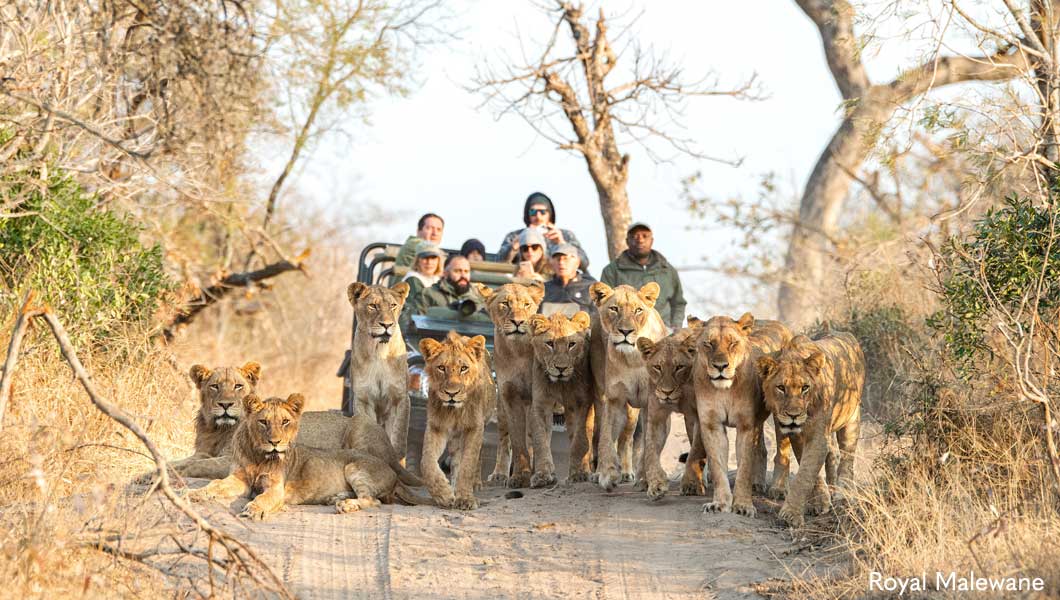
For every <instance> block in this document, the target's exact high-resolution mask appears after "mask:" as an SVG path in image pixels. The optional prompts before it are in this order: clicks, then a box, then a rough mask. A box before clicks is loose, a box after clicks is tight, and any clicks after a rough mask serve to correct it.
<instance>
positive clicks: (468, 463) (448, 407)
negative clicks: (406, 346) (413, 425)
mask: <svg viewBox="0 0 1060 600" xmlns="http://www.w3.org/2000/svg"><path fill="white" fill-rule="evenodd" d="M420 352H421V353H422V354H423V357H424V358H425V359H426V361H427V369H426V372H427V373H428V374H429V378H428V380H427V381H428V384H427V388H428V391H427V428H426V430H425V431H424V432H423V457H422V459H421V460H420V473H421V475H422V477H423V481H424V483H425V484H426V485H427V491H429V492H430V493H431V497H432V498H434V501H435V502H436V503H437V504H438V505H439V506H444V507H447V508H448V507H452V508H458V509H461V510H472V509H474V508H477V507H478V500H476V499H475V488H476V487H477V486H478V483H479V480H480V478H481V475H480V470H481V467H480V464H479V458H480V453H481V452H482V432H483V429H484V428H485V425H486V421H488V420H489V419H490V417H491V416H492V414H493V411H494V410H495V409H496V401H497V400H496V394H497V392H496V389H495V388H494V385H493V376H492V375H491V374H490V366H489V359H488V355H487V353H486V338H484V337H482V336H481V335H476V336H475V337H473V338H470V339H469V338H466V337H463V336H460V335H458V334H457V333H456V332H454V331H450V332H449V335H448V336H446V338H445V341H444V342H438V341H436V340H432V339H430V338H424V339H422V340H420ZM447 443H448V445H449V455H450V456H451V457H452V462H451V465H452V473H453V488H452V489H451V488H450V486H449V482H448V481H446V479H445V473H443V472H442V469H441V468H440V467H439V466H438V457H439V456H441V454H442V450H444V449H445V447H446V444H447ZM499 454H500V450H499V449H498V455H499ZM454 490H455V494H454Z"/></svg>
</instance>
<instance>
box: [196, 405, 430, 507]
mask: <svg viewBox="0 0 1060 600" xmlns="http://www.w3.org/2000/svg"><path fill="white" fill-rule="evenodd" d="M304 405H305V398H303V397H302V395H301V394H291V395H290V396H288V397H287V399H286V400H285V399H282V398H269V399H267V400H262V399H260V398H258V396H257V395H255V394H249V395H247V396H246V397H245V398H243V409H244V411H245V412H246V417H245V418H244V419H243V421H242V423H240V425H239V427H238V429H237V430H236V433H235V437H234V439H233V441H232V443H233V462H234V464H233V469H232V473H231V474H230V475H228V477H225V478H224V479H215V480H214V481H211V482H210V483H208V484H207V485H206V486H205V487H202V488H199V489H197V490H194V491H192V492H191V493H190V494H188V497H189V498H190V499H191V500H193V501H205V500H216V499H227V498H235V497H238V496H244V495H250V496H252V498H253V499H252V500H251V501H250V502H248V503H247V504H246V506H245V507H244V508H243V511H242V512H241V513H240V515H239V516H241V517H247V518H250V519H259V520H260V519H264V518H265V517H267V516H269V515H271V514H273V513H276V512H278V511H281V510H283V508H284V507H285V506H286V505H291V504H332V505H334V506H335V509H336V511H337V512H340V513H347V512H354V511H358V510H362V509H365V508H374V507H378V506H379V504H380V500H385V501H388V502H390V501H394V500H400V501H402V502H407V503H410V504H429V500H428V499H426V498H422V497H420V496H418V495H416V494H415V493H413V492H412V490H410V489H409V488H408V487H406V486H415V485H418V484H420V483H421V482H420V481H419V479H418V478H416V477H415V476H413V475H412V474H411V473H409V472H408V471H405V470H404V469H401V470H399V471H396V470H395V469H394V468H392V466H391V465H388V464H387V463H386V462H385V461H384V460H381V459H379V458H377V457H375V456H372V455H370V454H364V453H361V452H357V451H356V450H341V449H321V448H311V447H309V446H303V445H301V444H298V443H295V441H294V440H295V438H296V436H297V435H298V427H299V421H300V417H301V415H302V407H303V406H304ZM395 464H397V466H399V467H400V464H398V463H395Z"/></svg>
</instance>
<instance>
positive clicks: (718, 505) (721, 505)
mask: <svg viewBox="0 0 1060 600" xmlns="http://www.w3.org/2000/svg"><path fill="white" fill-rule="evenodd" d="M703 512H705V513H709V512H732V503H730V502H726V501H724V500H715V501H713V502H707V503H706V504H704V505H703Z"/></svg>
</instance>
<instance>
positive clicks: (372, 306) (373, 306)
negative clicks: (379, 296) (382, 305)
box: [368, 304, 379, 310]
mask: <svg viewBox="0 0 1060 600" xmlns="http://www.w3.org/2000/svg"><path fill="white" fill-rule="evenodd" d="M368 308H370V309H372V310H379V305H378V304H369V305H368Z"/></svg>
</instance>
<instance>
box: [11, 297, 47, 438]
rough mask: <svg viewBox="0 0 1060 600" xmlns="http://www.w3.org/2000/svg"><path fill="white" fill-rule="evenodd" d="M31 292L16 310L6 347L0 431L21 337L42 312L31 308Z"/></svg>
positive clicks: (23, 298)
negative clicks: (16, 315) (12, 328)
mask: <svg viewBox="0 0 1060 600" xmlns="http://www.w3.org/2000/svg"><path fill="white" fill-rule="evenodd" d="M32 303H33V292H26V294H25V295H24V296H23V297H22V306H21V308H19V310H18V318H17V319H15V329H14V331H12V332H11V343H10V344H8V346H7V360H5V361H4V373H3V375H2V376H0V431H3V429H4V413H5V411H6V410H7V399H8V396H10V395H11V381H12V379H13V376H12V375H13V373H14V370H15V363H16V361H18V350H19V348H20V347H21V346H22V336H24V335H25V333H26V326H27V325H28V324H29V322H30V320H31V319H32V318H33V317H36V316H38V315H40V314H41V313H42V312H43V311H42V310H41V309H39V308H32V307H31V304H32Z"/></svg>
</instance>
